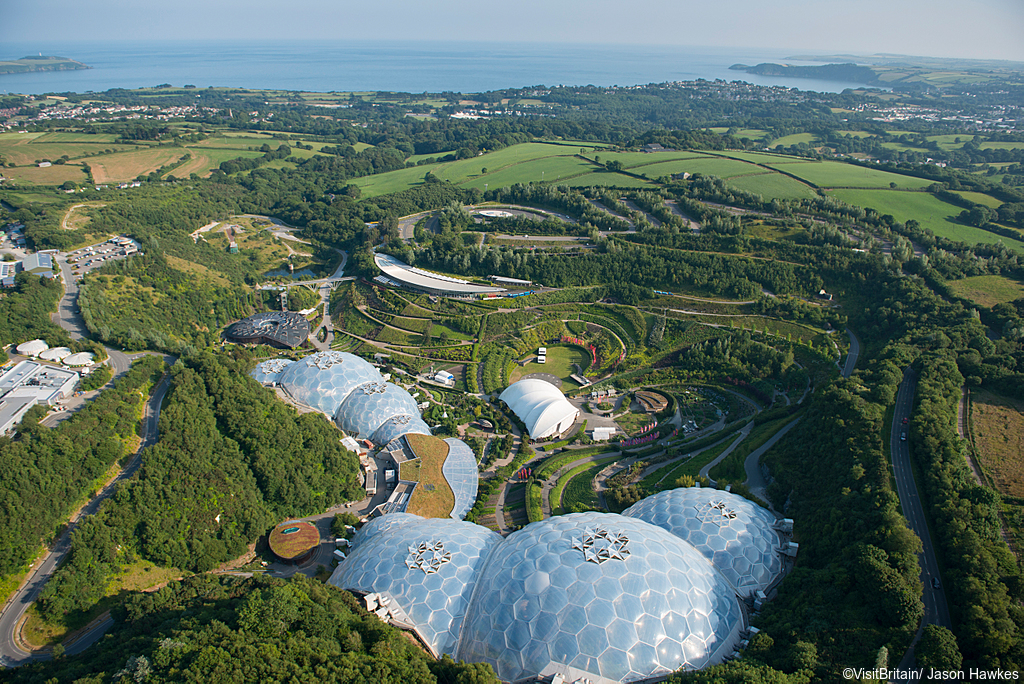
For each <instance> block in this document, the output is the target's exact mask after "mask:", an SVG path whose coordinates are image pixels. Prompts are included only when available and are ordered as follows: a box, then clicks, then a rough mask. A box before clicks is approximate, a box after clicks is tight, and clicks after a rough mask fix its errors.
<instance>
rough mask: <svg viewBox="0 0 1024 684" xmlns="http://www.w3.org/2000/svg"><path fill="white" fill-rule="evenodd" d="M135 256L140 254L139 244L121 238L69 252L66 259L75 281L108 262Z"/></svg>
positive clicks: (126, 238)
mask: <svg viewBox="0 0 1024 684" xmlns="http://www.w3.org/2000/svg"><path fill="white" fill-rule="evenodd" d="M135 254H142V252H140V251H139V244H138V243H137V242H135V241H134V240H132V239H131V238H129V237H124V236H121V237H113V238H110V239H109V240H107V241H105V242H98V243H96V244H95V245H90V246H88V247H83V248H81V249H78V250H75V251H74V252H69V253H68V254H67V256H66V259H67V262H68V265H69V266H70V267H71V273H72V277H73V278H75V279H76V280H77V279H79V278H81V277H82V275H84V274H85V273H87V272H89V271H91V270H92V269H94V268H97V267H98V266H102V265H103V264H105V263H107V262H108V261H116V260H118V259H124V258H126V257H129V256H132V255H135Z"/></svg>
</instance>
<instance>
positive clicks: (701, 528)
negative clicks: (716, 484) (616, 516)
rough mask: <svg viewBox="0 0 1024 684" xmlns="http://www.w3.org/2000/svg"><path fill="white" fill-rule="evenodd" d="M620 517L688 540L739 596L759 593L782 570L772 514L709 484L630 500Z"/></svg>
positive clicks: (779, 544) (780, 545) (780, 546)
mask: <svg viewBox="0 0 1024 684" xmlns="http://www.w3.org/2000/svg"><path fill="white" fill-rule="evenodd" d="M622 515H625V516H628V517H631V518H639V519H640V520H646V521H647V522H649V523H651V524H652V525H657V526H658V527H661V528H663V529H666V530H668V531H669V532H671V533H672V534H675V535H676V536H678V537H681V538H682V539H685V540H686V541H688V542H689V543H690V544H692V545H693V546H694V548H696V549H697V550H698V551H700V552H701V553H702V554H703V555H704V556H705V557H706V558H707V559H708V560H710V561H711V562H712V563H714V565H715V567H716V568H718V570H719V571H720V572H721V573H722V575H723V576H724V577H725V578H726V579H727V580H729V582H730V583H731V584H732V585H733V587H734V588H735V589H736V592H737V593H739V594H740V595H743V596H747V595H750V594H753V593H754V592H756V591H758V590H762V591H764V590H765V589H767V588H768V587H769V585H771V583H772V582H773V581H774V580H775V579H776V578H777V577H778V576H779V575H780V574H781V573H782V557H781V555H780V551H781V548H782V541H781V539H780V538H779V535H778V533H777V532H776V531H775V529H774V525H775V516H774V515H773V514H772V513H771V512H770V511H768V510H766V509H764V508H762V507H761V506H758V505H757V504H755V503H754V502H752V501H749V500H747V499H744V498H743V497H742V496H739V495H737V494H733V493H731V492H724V491H721V490H718V489H712V488H710V487H682V488H679V489H670V490H668V491H664V492H659V493H657V494H655V495H654V496H649V497H647V498H646V499H643V500H642V501H639V502H637V503H635V504H633V505H632V506H630V507H629V508H627V509H626V510H625V511H623V512H622Z"/></svg>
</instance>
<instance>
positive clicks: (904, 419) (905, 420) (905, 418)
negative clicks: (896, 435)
mask: <svg viewBox="0 0 1024 684" xmlns="http://www.w3.org/2000/svg"><path fill="white" fill-rule="evenodd" d="M909 422H910V419H909V418H907V417H904V418H903V424H904V425H906V424H907V423H909Z"/></svg>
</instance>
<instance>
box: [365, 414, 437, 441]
mask: <svg viewBox="0 0 1024 684" xmlns="http://www.w3.org/2000/svg"><path fill="white" fill-rule="evenodd" d="M409 433H415V434H418V435H429V434H430V426H428V425H427V424H426V423H424V422H423V419H422V418H420V417H419V414H416V415H409V414H407V413H403V414H400V415H397V416H393V417H391V418H389V419H387V420H386V421H384V423H383V424H382V425H381V426H380V427H379V428H377V430H376V431H375V432H374V433H373V437H371V438H370V439H371V440H372V441H373V443H374V444H387V443H388V442H390V441H391V440H393V439H395V438H396V437H401V436H402V435H407V434H409Z"/></svg>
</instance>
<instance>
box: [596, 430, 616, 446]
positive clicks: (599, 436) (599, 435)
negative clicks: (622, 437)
mask: <svg viewBox="0 0 1024 684" xmlns="http://www.w3.org/2000/svg"><path fill="white" fill-rule="evenodd" d="M616 432H617V430H616V429H615V428H614V427H596V428H594V441H595V442H607V441H608V440H609V439H611V438H612V435H614V434H615V433H616Z"/></svg>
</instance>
